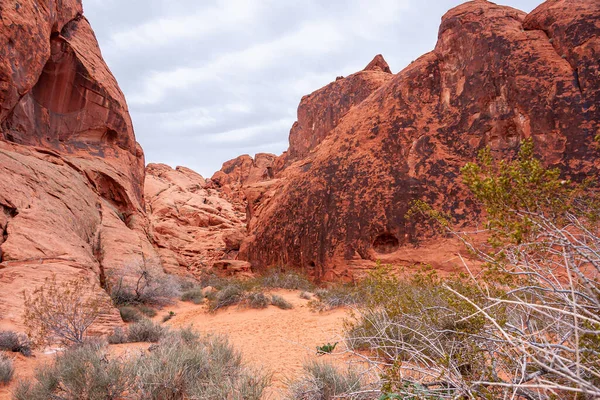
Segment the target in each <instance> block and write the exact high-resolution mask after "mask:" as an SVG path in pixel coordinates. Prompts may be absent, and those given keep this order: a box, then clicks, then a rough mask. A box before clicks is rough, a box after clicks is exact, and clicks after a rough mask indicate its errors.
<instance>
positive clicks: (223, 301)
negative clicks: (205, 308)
mask: <svg viewBox="0 0 600 400" xmlns="http://www.w3.org/2000/svg"><path fill="white" fill-rule="evenodd" d="M244 294H245V293H244V289H243V288H242V287H241V286H240V285H239V284H237V283H232V284H229V285H227V286H225V287H223V288H222V289H221V290H219V291H218V292H217V293H216V295H215V297H214V300H211V301H210V302H209V310H211V311H216V310H218V309H220V308H223V307H228V306H231V305H233V304H238V303H240V302H241V301H242V300H244Z"/></svg>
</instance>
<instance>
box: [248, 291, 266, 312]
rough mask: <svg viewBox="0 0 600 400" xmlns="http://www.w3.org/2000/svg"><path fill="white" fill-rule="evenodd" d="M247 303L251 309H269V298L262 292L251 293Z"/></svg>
mask: <svg viewBox="0 0 600 400" xmlns="http://www.w3.org/2000/svg"><path fill="white" fill-rule="evenodd" d="M246 301H247V304H248V307H250V308H267V307H268V306H269V297H268V296H266V295H265V294H264V293H262V292H255V293H250V294H249V295H248V296H247V298H246Z"/></svg>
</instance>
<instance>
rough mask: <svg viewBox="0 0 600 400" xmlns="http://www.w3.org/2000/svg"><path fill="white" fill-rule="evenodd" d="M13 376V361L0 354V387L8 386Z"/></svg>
mask: <svg viewBox="0 0 600 400" xmlns="http://www.w3.org/2000/svg"><path fill="white" fill-rule="evenodd" d="M14 374H15V367H14V366H13V361H12V359H10V358H9V357H8V356H7V355H6V354H4V353H0V385H8V383H9V382H10V381H11V380H12V378H13V375H14Z"/></svg>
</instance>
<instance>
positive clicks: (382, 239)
mask: <svg viewBox="0 0 600 400" xmlns="http://www.w3.org/2000/svg"><path fill="white" fill-rule="evenodd" d="M399 247H400V242H399V241H398V238H397V237H396V236H394V235H392V234H391V233H383V234H381V235H379V236H377V237H376V238H375V240H374V241H373V250H375V252H377V253H379V254H390V253H393V252H395V251H396V250H398V248H399Z"/></svg>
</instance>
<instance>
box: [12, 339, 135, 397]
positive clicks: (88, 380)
mask: <svg viewBox="0 0 600 400" xmlns="http://www.w3.org/2000/svg"><path fill="white" fill-rule="evenodd" d="M131 371H132V370H131V366H130V364H129V363H126V362H123V361H122V360H119V359H112V358H109V356H108V355H107V353H106V349H105V347H103V346H98V345H90V344H84V345H78V346H73V347H71V348H69V349H67V351H65V352H64V353H62V354H58V355H57V356H56V358H55V361H54V363H53V365H51V366H44V367H41V368H38V369H37V370H36V374H35V378H34V380H33V382H30V381H27V382H23V381H22V382H20V383H19V385H18V386H17V388H16V390H15V392H14V398H15V399H16V400H48V399H65V400H76V399H106V400H116V399H124V398H130V397H128V396H129V394H130V393H131V390H132V389H133V388H134V386H133V382H134V379H135V376H134V375H133V374H132V373H131Z"/></svg>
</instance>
